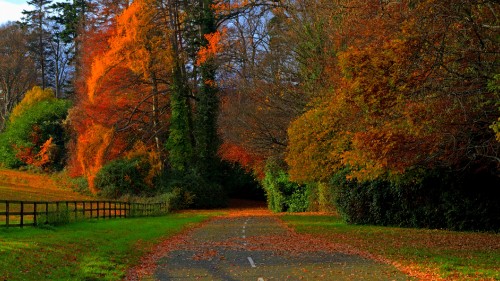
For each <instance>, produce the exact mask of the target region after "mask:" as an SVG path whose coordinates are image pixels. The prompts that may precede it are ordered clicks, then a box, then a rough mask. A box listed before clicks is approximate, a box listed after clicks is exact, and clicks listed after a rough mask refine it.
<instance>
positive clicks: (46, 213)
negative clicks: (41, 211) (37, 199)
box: [45, 202, 49, 224]
mask: <svg viewBox="0 0 500 281" xmlns="http://www.w3.org/2000/svg"><path fill="white" fill-rule="evenodd" d="M48 223H49V202H45V224H48Z"/></svg>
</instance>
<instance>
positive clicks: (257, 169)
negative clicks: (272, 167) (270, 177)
mask: <svg viewBox="0 0 500 281" xmlns="http://www.w3.org/2000/svg"><path fill="white" fill-rule="evenodd" d="M219 156H220V157H221V158H222V159H223V160H226V161H229V162H233V163H238V164H240V165H241V166H242V167H243V168H245V170H246V171H247V172H250V171H253V172H254V174H255V175H257V177H259V178H263V177H264V166H265V161H264V158H263V157H261V156H259V155H256V154H253V153H250V152H249V151H248V150H246V149H245V148H243V147H242V146H239V145H236V144H232V143H228V142H224V143H223V144H222V145H221V146H220V148H219Z"/></svg>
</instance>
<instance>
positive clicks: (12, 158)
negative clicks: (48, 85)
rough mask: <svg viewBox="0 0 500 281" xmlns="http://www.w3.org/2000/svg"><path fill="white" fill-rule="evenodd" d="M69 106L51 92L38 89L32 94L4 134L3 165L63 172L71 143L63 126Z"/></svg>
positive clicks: (0, 150) (1, 145) (1, 142)
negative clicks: (27, 166)
mask: <svg viewBox="0 0 500 281" xmlns="http://www.w3.org/2000/svg"><path fill="white" fill-rule="evenodd" d="M69 107H70V102H69V101H66V100H61V99H56V98H54V93H53V92H52V91H51V90H50V89H46V90H42V89H41V88H40V87H34V88H33V89H31V90H30V91H28V92H27V93H26V95H25V96H24V98H23V100H22V101H21V102H20V103H19V104H18V105H17V106H16V107H15V108H14V110H13V113H12V114H11V115H10V118H9V122H8V124H7V127H6V129H5V132H3V133H2V134H0V159H1V161H0V163H1V165H2V166H5V167H9V168H17V167H20V166H25V165H33V166H38V167H40V168H43V169H48V170H59V169H61V168H62V167H63V166H64V164H65V144H66V141H67V137H66V134H65V132H64V129H63V125H62V123H63V120H64V119H65V118H66V116H67V114H68V109H69Z"/></svg>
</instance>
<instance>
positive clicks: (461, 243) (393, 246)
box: [281, 215, 500, 280]
mask: <svg viewBox="0 0 500 281" xmlns="http://www.w3.org/2000/svg"><path fill="white" fill-rule="evenodd" d="M281 218H282V219H283V220H284V221H285V222H286V223H287V224H288V225H289V226H291V227H293V228H294V229H295V230H296V231H297V232H299V233H308V234H313V235H319V236H322V237H324V238H326V239H328V240H329V241H332V242H334V243H339V244H346V245H349V246H352V247H355V248H357V249H358V250H361V251H366V252H369V253H371V254H375V255H379V256H382V257H385V258H387V259H389V260H391V261H393V262H397V263H399V264H401V265H402V266H404V267H408V268H413V267H415V266H416V268H418V269H419V270H420V271H424V272H436V273H438V274H439V275H440V276H441V277H442V278H444V279H449V280H500V234H492V233H473V232H453V231H444V230H429V229H413V228H397V227H381V226H363V225H348V224H346V223H344V222H343V221H342V220H341V219H340V218H339V217H337V216H316V215H306V216H304V215H285V216H282V217H281Z"/></svg>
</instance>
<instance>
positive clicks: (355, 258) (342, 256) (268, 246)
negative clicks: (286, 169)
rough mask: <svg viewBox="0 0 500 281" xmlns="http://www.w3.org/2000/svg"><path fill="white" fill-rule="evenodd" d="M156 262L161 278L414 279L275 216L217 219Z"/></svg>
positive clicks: (156, 275)
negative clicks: (297, 229) (299, 230)
mask: <svg viewBox="0 0 500 281" xmlns="http://www.w3.org/2000/svg"><path fill="white" fill-rule="evenodd" d="M187 235H188V236H187V237H186V239H184V240H182V242H180V243H177V244H176V245H175V246H174V247H173V249H172V250H171V251H170V252H169V253H168V254H167V255H166V256H164V257H162V258H160V259H159V260H158V261H157V267H156V270H155V274H154V278H155V279H157V280H228V281H233V280H257V281H264V280H412V278H410V277H408V276H406V275H404V274H403V273H401V272H399V271H398V270H397V269H396V268H394V267H393V266H391V265H387V264H383V263H380V262H376V261H373V260H370V259H366V258H363V257H361V256H359V255H355V254H348V253H342V252H340V251H336V249H335V246H332V245H327V244H328V243H324V242H322V241H321V240H315V239H312V238H311V237H310V236H304V235H299V234H296V233H295V232H293V231H291V230H289V229H287V228H286V227H285V226H284V225H283V224H282V223H280V221H279V220H278V219H277V218H275V217H274V216H271V215H268V216H251V215H249V216H234V217H221V218H217V219H214V220H212V221H210V222H208V223H207V224H205V225H204V226H203V227H201V228H197V229H194V230H192V231H191V232H190V233H188V234H187Z"/></svg>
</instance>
